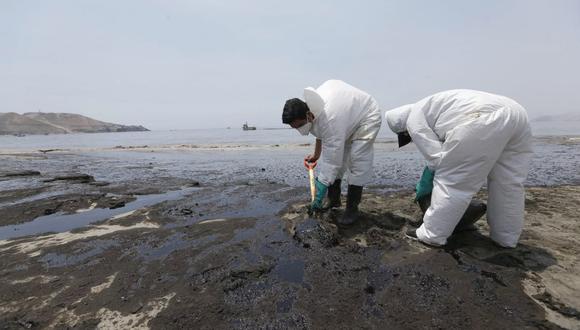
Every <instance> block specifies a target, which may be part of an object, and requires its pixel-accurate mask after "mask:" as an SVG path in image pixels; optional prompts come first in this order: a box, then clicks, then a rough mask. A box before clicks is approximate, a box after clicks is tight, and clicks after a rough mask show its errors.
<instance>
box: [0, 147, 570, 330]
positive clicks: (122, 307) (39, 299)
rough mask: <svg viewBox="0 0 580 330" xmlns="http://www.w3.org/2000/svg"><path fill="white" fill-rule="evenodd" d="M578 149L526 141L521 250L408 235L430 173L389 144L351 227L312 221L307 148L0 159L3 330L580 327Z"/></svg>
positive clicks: (106, 151) (63, 153)
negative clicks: (416, 188)
mask: <svg viewBox="0 0 580 330" xmlns="http://www.w3.org/2000/svg"><path fill="white" fill-rule="evenodd" d="M579 144H580V139H578V138H577V137H545V138H537V139H536V140H535V147H536V148H535V149H536V156H535V158H534V162H533V164H532V169H531V172H530V176H529V180H528V187H527V193H526V222H525V228H524V232H523V234H522V237H521V241H520V245H519V246H518V247H517V248H516V249H503V248H499V247H497V246H496V245H494V244H493V242H492V241H491V240H490V239H489V238H488V227H487V224H486V221H485V218H483V219H482V220H480V221H479V222H478V223H477V227H478V231H477V232H467V233H462V234H458V235H454V236H453V237H452V238H451V239H450V242H449V244H448V246H447V247H446V248H444V249H431V248H428V247H425V246H423V245H422V244H420V243H417V242H414V241H410V240H408V239H406V238H405V237H404V233H405V231H406V230H407V229H408V228H412V227H414V226H416V225H417V223H418V220H419V219H420V218H421V213H420V210H419V207H418V206H417V205H416V204H414V203H413V191H412V187H413V185H414V183H415V182H416V180H417V179H418V177H419V175H420V173H421V169H422V166H423V163H422V161H421V156H420V155H419V154H418V153H417V152H416V151H415V150H414V149H413V148H406V149H403V150H398V149H396V148H395V145H394V144H393V143H392V142H388V141H387V142H381V143H378V144H377V146H376V161H375V163H376V166H375V169H376V174H375V178H374V181H373V182H374V183H373V185H371V186H369V187H368V188H367V189H365V193H364V196H363V202H362V203H361V206H360V208H361V212H362V216H361V219H360V221H359V222H358V223H357V224H356V225H354V226H351V227H340V226H337V225H336V219H337V218H338V217H340V216H341V212H342V210H341V209H337V210H333V211H331V212H328V213H326V214H324V215H321V216H316V217H311V216H309V215H308V213H307V212H306V205H307V204H308V199H309V191H308V186H307V184H308V179H307V172H306V171H305V170H304V168H303V167H302V165H301V159H302V157H303V156H304V155H305V154H306V153H308V152H310V151H311V149H312V146H309V145H303V144H300V145H286V144H282V145H268V146H266V147H265V146H256V145H253V144H247V145H246V144H241V145H235V144H233V145H204V144H196V145H186V144H174V145H162V146H149V145H126V146H123V145H117V146H111V147H98V148H97V147H94V148H93V147H91V148H69V149H58V148H57V149H55V150H21V149H19V150H15V149H11V148H3V150H0V168H2V171H1V172H0V329H22V328H55V329H65V328H79V329H85V328H101V329H112V328H143V329H146V328H151V329H183V328H196V329H210V328H211V329H222V328H224V329H225V328H228V329H229V328H234V329H256V328H269V329H278V328H298V329H320V328H337V329H343V328H344V329H352V328H383V329H384V328H393V329H423V328H429V329H430V328H463V329H466V328H470V329H560V328H565V329H580V257H579V256H580V226H579V223H578V211H579V206H578V205H580V174H579V173H578V169H577V164H578V160H579V159H580V151H579V148H580V145H579ZM0 149H1V148H0ZM477 197H478V198H480V199H482V200H485V199H486V191H485V189H483V190H482V191H481V192H480V193H479V194H478V196H477ZM344 202H345V200H344V195H343V204H344Z"/></svg>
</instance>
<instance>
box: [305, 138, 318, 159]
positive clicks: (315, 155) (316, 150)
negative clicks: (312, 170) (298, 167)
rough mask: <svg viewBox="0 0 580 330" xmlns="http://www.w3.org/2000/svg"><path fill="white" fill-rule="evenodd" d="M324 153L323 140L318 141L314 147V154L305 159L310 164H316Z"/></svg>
mask: <svg viewBox="0 0 580 330" xmlns="http://www.w3.org/2000/svg"><path fill="white" fill-rule="evenodd" d="M321 152H322V140H321V139H316V144H315V145H314V154H310V155H308V156H306V158H304V160H305V161H307V162H308V163H314V162H316V161H318V159H319V158H320V153H321Z"/></svg>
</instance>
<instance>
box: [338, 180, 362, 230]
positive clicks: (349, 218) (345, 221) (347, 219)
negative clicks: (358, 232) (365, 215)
mask: <svg viewBox="0 0 580 330" xmlns="http://www.w3.org/2000/svg"><path fill="white" fill-rule="evenodd" d="M362 191H363V187H362V186H354V185H349V186H348V195H346V210H344V215H343V216H342V218H340V219H339V220H338V223H339V224H341V225H351V224H353V223H355V222H356V220H357V219H358V204H360V200H361V198H362Z"/></svg>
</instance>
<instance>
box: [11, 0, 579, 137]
mask: <svg viewBox="0 0 580 330" xmlns="http://www.w3.org/2000/svg"><path fill="white" fill-rule="evenodd" d="M330 78H334V79H342V80H344V81H346V82H348V83H350V84H352V85H355V86H357V87H359V88H361V89H363V90H365V91H367V92H369V93H370V94H372V95H373V96H375V97H376V98H377V100H378V101H379V103H380V104H381V107H382V108H384V109H389V108H392V107H395V106H398V105H400V104H405V103H410V102H414V101H417V100H419V99H420V98H422V97H424V96H427V95H429V94H431V93H434V92H437V91H441V90H445V89H452V88H471V89H480V90H485V91H489V92H495V93H499V94H503V95H506V96H510V97H512V98H514V99H516V100H517V101H519V102H520V103H521V104H523V105H524V106H525V107H526V108H527V109H528V111H529V113H530V116H531V117H535V116H539V115H541V114H550V113H565V112H580V1H578V0H570V1H565V0H545V1H532V0H521V1H510V0H486V1H477V2H476V1H465V0H456V1H450V0H447V1H443V0H442V1H430V0H424V1H409V0H401V1H386V0H376V1H352V0H350V1H336V0H332V1H331V0H327V1H296V0H295V1H272V0H263V1H262V0H245V1H219V0H204V1H186V0H123V1H118V0H109V1H106V0H95V1H82V0H54V1H30V0H0V112H11V111H14V112H29V111H38V110H41V111H45V112H74V113H80V114H84V115H88V116H91V117H94V118H96V119H100V120H105V121H111V122H118V123H125V124H143V125H145V126H147V127H149V128H151V129H187V128H205V127H207V128H213V127H227V126H234V127H238V126H240V125H241V124H242V123H243V122H244V121H246V120H247V121H248V122H250V123H251V124H255V125H258V126H281V109H282V106H283V104H284V101H285V100H286V99H287V98H291V97H302V90H303V88H304V87H306V86H314V87H316V86H318V85H319V84H320V83H322V82H323V81H324V80H326V79H330Z"/></svg>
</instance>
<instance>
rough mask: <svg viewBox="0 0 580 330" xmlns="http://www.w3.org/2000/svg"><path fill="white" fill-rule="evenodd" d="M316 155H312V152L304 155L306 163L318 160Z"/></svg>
mask: <svg viewBox="0 0 580 330" xmlns="http://www.w3.org/2000/svg"><path fill="white" fill-rule="evenodd" d="M318 158H319V157H318V156H316V155H314V154H310V155H308V156H306V157H304V161H305V162H307V163H316V162H317V161H318Z"/></svg>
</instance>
